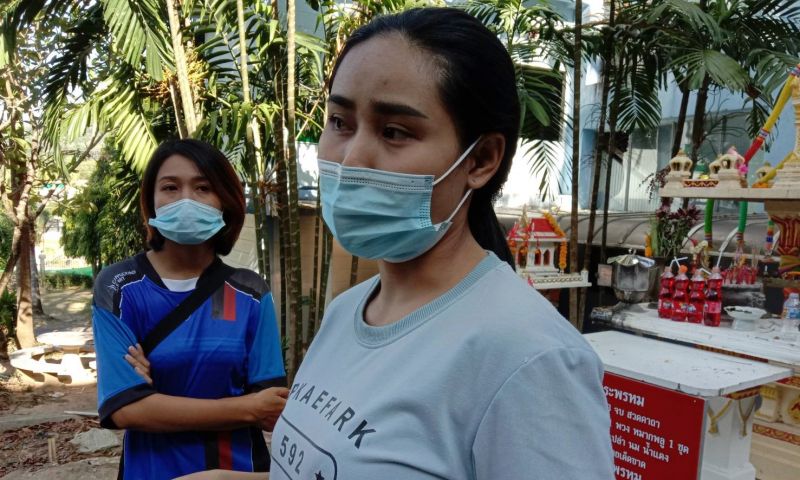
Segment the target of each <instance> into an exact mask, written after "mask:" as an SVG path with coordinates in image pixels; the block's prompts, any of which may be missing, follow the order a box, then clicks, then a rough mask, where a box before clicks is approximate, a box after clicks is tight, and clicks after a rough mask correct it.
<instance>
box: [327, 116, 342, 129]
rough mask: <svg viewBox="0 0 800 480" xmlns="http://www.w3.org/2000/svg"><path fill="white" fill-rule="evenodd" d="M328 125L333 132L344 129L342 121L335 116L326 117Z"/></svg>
mask: <svg viewBox="0 0 800 480" xmlns="http://www.w3.org/2000/svg"><path fill="white" fill-rule="evenodd" d="M328 124H329V125H330V126H332V127H333V129H334V130H342V129H343V128H344V127H345V125H344V120H342V119H341V117H337V116H336V115H331V116H330V117H328Z"/></svg>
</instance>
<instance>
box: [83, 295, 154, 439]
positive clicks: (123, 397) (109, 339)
mask: <svg viewBox="0 0 800 480" xmlns="http://www.w3.org/2000/svg"><path fill="white" fill-rule="evenodd" d="M92 328H93V332H94V345H95V351H96V355H97V404H98V411H99V414H100V425H101V426H102V427H104V428H117V426H116V425H114V422H113V421H112V420H111V414H113V413H114V412H116V411H117V410H119V409H120V408H122V407H124V406H125V405H128V404H130V403H133V402H135V401H137V400H140V399H142V398H144V397H146V396H148V395H152V394H154V393H156V391H155V389H153V387H152V386H150V385H148V384H147V382H146V381H145V380H144V378H142V377H141V376H140V375H139V374H138V373H136V371H135V370H134V369H133V367H132V366H131V365H130V364H129V363H128V362H127V361H126V360H125V355H126V354H127V353H128V347H130V346H132V345H136V336H135V335H134V334H133V332H131V330H130V329H129V328H128V326H127V325H125V323H124V322H123V321H122V320H121V319H120V318H119V317H118V316H116V315H114V314H113V313H111V312H109V311H108V310H106V309H104V308H102V307H99V306H97V305H94V306H93V307H92Z"/></svg>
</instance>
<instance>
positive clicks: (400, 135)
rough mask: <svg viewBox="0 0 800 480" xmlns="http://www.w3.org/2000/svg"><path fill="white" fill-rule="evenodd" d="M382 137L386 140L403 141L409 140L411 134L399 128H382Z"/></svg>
mask: <svg viewBox="0 0 800 480" xmlns="http://www.w3.org/2000/svg"><path fill="white" fill-rule="evenodd" d="M383 137H384V138H386V139H388V140H405V139H407V138H410V137H411V134H410V133H408V132H406V131H404V130H400V129H399V128H395V127H384V129H383Z"/></svg>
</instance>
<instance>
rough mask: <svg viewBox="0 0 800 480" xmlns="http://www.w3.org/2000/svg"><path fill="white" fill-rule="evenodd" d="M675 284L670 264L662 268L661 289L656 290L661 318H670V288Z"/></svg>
mask: <svg viewBox="0 0 800 480" xmlns="http://www.w3.org/2000/svg"><path fill="white" fill-rule="evenodd" d="M674 286H675V275H673V273H672V266H671V265H670V266H668V267H666V268H664V273H663V274H662V275H661V290H659V292H658V316H659V317H661V318H666V319H670V318H672V288H673V287H674Z"/></svg>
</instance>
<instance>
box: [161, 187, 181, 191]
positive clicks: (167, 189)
mask: <svg viewBox="0 0 800 480" xmlns="http://www.w3.org/2000/svg"><path fill="white" fill-rule="evenodd" d="M177 189H178V187H176V186H175V185H163V186H162V187H161V190H162V191H164V192H174V191H175V190H177Z"/></svg>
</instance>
